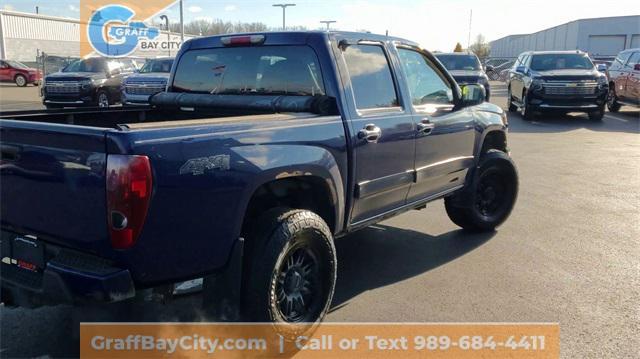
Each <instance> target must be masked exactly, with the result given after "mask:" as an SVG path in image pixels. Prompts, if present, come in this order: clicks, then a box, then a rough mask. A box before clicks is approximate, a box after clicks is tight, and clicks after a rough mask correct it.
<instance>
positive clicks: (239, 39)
mask: <svg viewBox="0 0 640 359" xmlns="http://www.w3.org/2000/svg"><path fill="white" fill-rule="evenodd" d="M264 40H265V36H264V35H242V36H226V37H223V38H221V39H220V41H222V44H223V45H224V46H242V45H245V46H246V45H260V44H263V43H264Z"/></svg>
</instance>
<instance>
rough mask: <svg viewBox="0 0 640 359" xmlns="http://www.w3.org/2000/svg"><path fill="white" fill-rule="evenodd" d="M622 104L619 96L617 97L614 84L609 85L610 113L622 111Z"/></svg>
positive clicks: (608, 102) (608, 103) (608, 100)
mask: <svg viewBox="0 0 640 359" xmlns="http://www.w3.org/2000/svg"><path fill="white" fill-rule="evenodd" d="M620 107H621V106H620V103H619V102H618V95H616V86H615V85H614V84H612V85H609V93H608V94H607V108H608V109H609V112H618V111H620Z"/></svg>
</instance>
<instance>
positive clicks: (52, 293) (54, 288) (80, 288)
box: [0, 231, 135, 307]
mask: <svg viewBox="0 0 640 359" xmlns="http://www.w3.org/2000/svg"><path fill="white" fill-rule="evenodd" d="M15 237H16V236H15V235H11V234H10V233H7V232H4V231H3V232H2V253H0V256H1V257H2V264H1V270H2V276H1V281H2V301H3V302H5V303H6V304H8V305H19V306H24V307H39V306H43V305H54V304H64V303H66V304H80V303H85V302H105V303H109V302H117V301H122V300H125V299H129V298H132V297H134V296H135V286H134V283H133V280H132V278H131V274H130V273H129V271H128V270H126V269H122V268H118V267H116V266H114V265H113V264H112V263H110V262H109V261H107V260H105V259H102V258H99V257H95V256H92V255H88V254H84V253H80V252H76V251H73V250H70V249H66V248H60V247H57V246H54V245H50V244H48V243H47V244H41V245H42V246H44V249H43V251H44V261H43V262H44V264H42V267H40V268H37V269H34V270H29V269H24V268H22V267H20V266H19V265H18V264H19V260H20V258H15V257H19V256H20V254H18V253H17V251H16V250H15V247H12V242H13V241H14V239H15Z"/></svg>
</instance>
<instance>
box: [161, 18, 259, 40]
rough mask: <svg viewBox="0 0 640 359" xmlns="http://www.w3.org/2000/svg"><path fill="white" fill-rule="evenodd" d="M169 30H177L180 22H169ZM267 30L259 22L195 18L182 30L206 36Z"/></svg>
mask: <svg viewBox="0 0 640 359" xmlns="http://www.w3.org/2000/svg"><path fill="white" fill-rule="evenodd" d="M170 26H171V31H173V32H179V31H180V24H171V25H170ZM264 31H269V28H268V27H267V25H266V24H264V23H261V22H251V23H245V22H235V23H234V22H231V21H223V20H221V19H197V20H193V21H190V22H188V23H186V24H185V25H184V32H185V33H186V34H188V35H196V36H207V35H219V34H230V33H239V32H264Z"/></svg>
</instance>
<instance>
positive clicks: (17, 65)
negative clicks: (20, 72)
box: [5, 60, 29, 69]
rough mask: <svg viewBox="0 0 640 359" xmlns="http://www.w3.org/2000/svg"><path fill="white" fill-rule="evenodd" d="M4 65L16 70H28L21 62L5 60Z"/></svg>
mask: <svg viewBox="0 0 640 359" xmlns="http://www.w3.org/2000/svg"><path fill="white" fill-rule="evenodd" d="M5 62H6V63H8V64H9V66H11V67H14V68H16V69H28V68H29V66H27V65H25V64H23V63H22V62H18V61H13V60H5Z"/></svg>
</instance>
